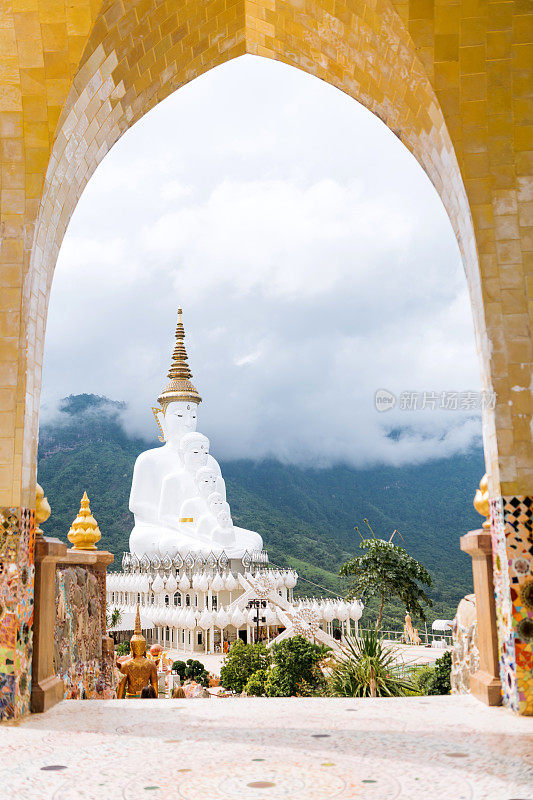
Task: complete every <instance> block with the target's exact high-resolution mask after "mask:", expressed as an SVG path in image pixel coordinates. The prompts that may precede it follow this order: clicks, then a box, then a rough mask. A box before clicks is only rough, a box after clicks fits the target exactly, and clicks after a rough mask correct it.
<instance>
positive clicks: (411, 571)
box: [339, 539, 432, 630]
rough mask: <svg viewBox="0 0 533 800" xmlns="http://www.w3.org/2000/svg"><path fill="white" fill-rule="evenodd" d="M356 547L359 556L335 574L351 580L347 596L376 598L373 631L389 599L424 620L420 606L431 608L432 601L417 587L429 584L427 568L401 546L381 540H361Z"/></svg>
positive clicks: (430, 582) (430, 580)
mask: <svg viewBox="0 0 533 800" xmlns="http://www.w3.org/2000/svg"><path fill="white" fill-rule="evenodd" d="M359 548H360V549H361V550H363V551H364V552H363V554H362V555H360V556H354V557H353V558H351V559H350V560H349V561H347V562H346V563H345V564H343V565H342V567H341V568H340V570H339V574H340V575H344V576H349V577H353V581H352V585H351V586H350V590H349V593H348V596H349V597H361V598H363V599H364V598H365V597H372V596H376V595H377V596H378V598H379V599H380V605H379V611H378V618H377V621H376V630H379V628H380V625H381V617H382V615H383V606H384V605H385V601H386V600H391V599H392V598H398V600H399V601H400V602H401V603H402V605H403V606H404V607H405V609H406V610H407V611H408V612H409V613H410V614H414V615H415V616H417V617H421V618H422V619H425V618H426V617H425V613H424V608H423V606H422V603H426V605H428V606H431V605H432V602H431V600H430V599H429V597H428V596H427V594H426V593H425V592H424V590H423V589H421V588H420V586H419V585H418V584H419V583H422V584H424V585H425V586H431V585H432V579H431V575H430V574H429V572H428V571H427V569H426V568H425V567H423V566H422V564H420V563H419V562H418V561H417V560H416V559H414V558H413V557H412V556H410V555H409V553H407V552H406V550H404V549H403V547H399V546H398V545H395V544H393V543H392V542H386V541H384V540H383V539H363V541H362V542H361V544H360V545H359Z"/></svg>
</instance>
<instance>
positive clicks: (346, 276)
mask: <svg viewBox="0 0 533 800" xmlns="http://www.w3.org/2000/svg"><path fill="white" fill-rule="evenodd" d="M319 110H320V113H319ZM236 143H239V145H238V146H237V144H236ZM178 305H182V306H183V308H184V321H185V326H186V330H187V335H188V338H187V346H188V350H189V356H190V364H191V367H192V370H193V372H194V382H195V384H196V385H197V387H198V390H199V392H200V394H201V395H202V397H203V398H204V403H203V404H202V406H201V408H200V415H199V421H200V427H201V429H202V430H203V431H204V432H205V433H206V434H207V435H209V436H210V437H211V440H212V449H213V452H214V453H215V455H218V456H219V457H221V458H226V459H228V458H240V457H257V458H261V457H264V456H275V457H278V458H281V459H283V460H286V461H292V462H297V463H311V464H319V465H328V464H331V463H334V462H336V461H345V462H348V463H352V464H356V465H360V464H364V463H369V462H375V461H384V462H388V463H394V464H399V463H406V462H413V461H423V460H426V459H430V458H435V457H439V456H444V455H451V454H453V453H456V452H459V451H462V450H465V449H468V448H469V447H470V446H471V445H472V444H473V443H474V442H476V443H477V442H478V440H479V435H480V415H479V411H478V410H465V411H457V412H453V411H444V410H439V409H438V408H436V409H435V410H428V409H426V410H424V411H407V410H403V409H401V408H399V407H398V406H397V407H396V408H395V409H393V410H392V411H387V412H385V413H379V412H378V411H376V409H375V406H374V395H375V392H376V390H377V389H380V388H385V389H388V390H390V391H391V392H394V393H395V394H396V395H397V396H399V395H400V393H401V392H405V391H415V390H416V391H419V392H423V391H432V390H435V391H443V390H458V391H462V390H477V389H478V388H479V377H478V369H477V363H476V359H475V351H474V339H473V326H472V320H471V312H470V307H469V300H468V294H467V289H466V281H465V278H464V275H463V273H462V267H461V264H460V259H459V254H458V249H457V245H456V242H455V239H454V236H453V233H452V231H451V227H450V224H449V221H448V219H447V217H446V214H445V212H444V209H443V208H442V206H441V204H440V201H439V199H438V197H437V196H436V194H435V191H434V189H433V188H432V187H431V185H430V183H429V180H428V179H427V178H426V177H425V176H424V174H423V173H422V171H421V169H420V168H419V167H418V165H417V164H416V163H415V162H414V159H413V158H412V157H411V156H410V155H409V154H408V153H407V151H406V150H405V148H404V147H403V145H401V143H400V142H399V141H398V140H397V139H396V137H394V136H393V135H392V134H391V133H390V132H389V131H387V130H386V129H385V127H384V126H383V125H382V123H381V122H379V121H378V120H377V119H375V118H373V117H372V116H371V115H370V114H369V113H368V112H366V111H365V110H364V109H362V108H361V107H360V106H358V105H357V104H356V103H355V102H354V101H352V100H350V99H349V98H347V97H345V96H343V95H342V94H341V93H340V92H338V91H337V90H334V89H332V88H331V87H328V86H326V85H325V84H323V83H321V82H319V81H315V80H313V79H310V78H309V77H308V76H305V75H303V74H302V73H299V72H298V71H296V70H292V69H291V68H289V67H285V66H284V65H281V64H273V63H271V62H267V61H263V60H260V59H254V58H251V57H250V58H244V59H239V60H237V61H236V62H232V63H230V64H227V65H224V67H222V68H220V69H217V70H215V71H214V72H212V73H209V74H208V75H206V76H203V77H202V78H200V79H198V81H195V82H194V83H193V84H191V85H188V86H186V87H184V88H183V89H181V90H180V91H179V92H178V93H177V94H176V95H174V96H173V97H171V98H169V99H168V100H167V101H165V102H164V103H163V104H161V106H159V107H158V108H156V109H155V110H154V111H153V112H151V113H150V114H149V115H148V116H147V117H146V118H145V119H144V120H143V121H141V123H139V124H138V125H137V126H135V127H134V128H133V129H132V130H131V131H130V132H129V133H128V134H127V135H126V136H125V137H124V138H123V140H121V141H120V142H119V143H118V145H117V146H116V147H115V149H114V150H113V151H112V152H111V153H110V154H109V155H108V156H107V157H106V159H105V160H104V162H103V163H102V165H101V166H100V167H99V169H98V170H97V172H96V174H95V176H94V177H93V178H92V180H91V182H90V183H89V185H88V187H87V189H86V192H85V194H84V196H83V197H82V199H81V201H80V204H79V206H78V209H77V210H76V212H75V215H74V217H73V220H72V223H71V225H70V227H69V230H68V232H67V236H66V239H65V242H64V245H63V248H62V250H61V254H60V258H59V263H58V268H57V273H56V277H55V281H54V287H53V291H52V300H51V307H50V314H49V324H48V333H47V343H46V355H45V370H44V389H43V403H44V405H45V406H46V407H48V408H49V409H50V408H53V407H54V402H56V401H57V399H58V398H59V397H63V396H65V395H68V394H73V393H79V392H93V393H96V394H103V395H106V396H108V397H111V398H113V399H117V400H124V401H126V403H127V411H126V412H125V424H126V425H127V427H128V430H130V431H131V432H132V433H135V434H136V435H139V434H141V435H143V436H144V437H146V438H147V439H153V438H154V437H155V434H156V431H155V426H154V423H153V418H152V414H151V411H150V407H151V406H152V405H155V402H156V398H157V395H158V393H159V391H160V389H161V388H162V386H163V384H164V382H165V376H166V372H167V370H168V365H169V359H170V354H171V351H172V347H173V332H174V327H175V322H176V311H177V307H178ZM391 431H393V432H394V435H391ZM398 432H400V433H398Z"/></svg>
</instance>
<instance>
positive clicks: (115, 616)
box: [105, 606, 122, 629]
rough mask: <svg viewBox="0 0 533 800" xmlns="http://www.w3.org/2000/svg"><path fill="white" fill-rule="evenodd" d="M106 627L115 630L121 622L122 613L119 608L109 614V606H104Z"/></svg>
mask: <svg viewBox="0 0 533 800" xmlns="http://www.w3.org/2000/svg"><path fill="white" fill-rule="evenodd" d="M105 618H106V626H107V628H108V629H109V628H116V626H117V625H120V623H121V622H122V611H121V610H120V608H114V609H113V611H111V613H110V612H109V606H106V614H105Z"/></svg>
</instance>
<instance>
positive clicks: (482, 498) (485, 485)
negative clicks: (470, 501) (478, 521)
mask: <svg viewBox="0 0 533 800" xmlns="http://www.w3.org/2000/svg"><path fill="white" fill-rule="evenodd" d="M474 508H475V509H476V511H477V512H478V514H481V516H482V517H486V519H485V522H484V523H483V525H482V526H481V527H482V528H483V530H485V531H488V530H490V504H489V479H488V477H487V473H485V474H484V475H483V477H482V478H481V480H480V482H479V489H478V490H477V492H476V496H475V497H474Z"/></svg>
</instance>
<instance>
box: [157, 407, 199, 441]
mask: <svg viewBox="0 0 533 800" xmlns="http://www.w3.org/2000/svg"><path fill="white" fill-rule="evenodd" d="M197 414H198V405H197V404H196V403H191V402H186V401H185V400H177V401H174V402H173V403H169V404H168V406H167V407H166V410H165V413H164V415H163V418H162V420H161V424H162V426H163V433H164V436H165V441H166V442H169V443H170V444H174V445H175V446H176V447H178V446H179V444H180V440H181V438H182V436H184V435H186V434H188V433H193V432H194V431H196V424H197Z"/></svg>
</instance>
